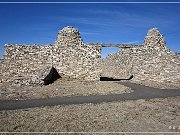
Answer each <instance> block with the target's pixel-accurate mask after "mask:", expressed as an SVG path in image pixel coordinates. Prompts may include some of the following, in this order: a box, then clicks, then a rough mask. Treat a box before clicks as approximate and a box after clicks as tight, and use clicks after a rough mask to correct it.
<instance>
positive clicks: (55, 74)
mask: <svg viewBox="0 0 180 135" xmlns="http://www.w3.org/2000/svg"><path fill="white" fill-rule="evenodd" d="M59 78H61V76H60V75H59V73H58V72H57V70H56V69H55V68H54V67H52V68H51V70H50V72H49V74H48V75H47V76H46V77H45V78H44V79H43V81H44V85H49V84H52V83H53V82H54V81H56V80H57V79H59Z"/></svg>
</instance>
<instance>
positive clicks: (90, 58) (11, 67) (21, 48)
mask: <svg viewBox="0 0 180 135" xmlns="http://www.w3.org/2000/svg"><path fill="white" fill-rule="evenodd" d="M100 58H101V47H100V46H90V45H85V44H84V43H83V41H82V39H81V36H80V33H79V32H78V30H77V29H75V28H73V27H70V26H68V27H65V28H63V29H62V30H61V31H60V32H59V34H58V37H57V40H56V42H55V45H54V46H51V45H45V46H43V45H40V46H39V45H19V44H15V45H12V44H7V45H5V55H4V59H3V61H2V62H1V63H0V67H1V70H0V77H1V76H2V77H1V79H2V80H3V81H4V80H6V81H14V82H16V83H17V84H26V85H34V84H42V83H43V81H42V80H43V79H44V78H45V76H46V75H47V74H48V73H49V71H50V68H51V67H52V66H54V67H55V68H56V69H57V71H58V72H59V73H60V75H61V76H63V75H64V76H68V77H71V78H78V79H83V80H99V74H100V68H99V67H100ZM0 81H1V80H0Z"/></svg>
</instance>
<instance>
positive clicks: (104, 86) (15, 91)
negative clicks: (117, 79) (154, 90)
mask: <svg viewBox="0 0 180 135" xmlns="http://www.w3.org/2000/svg"><path fill="white" fill-rule="evenodd" d="M130 92H133V90H131V89H130V88H129V87H126V86H123V85H121V84H117V83H113V82H100V81H92V82H86V81H80V80H69V81H68V80H57V81H55V83H53V84H50V85H46V86H45V85H43V86H18V85H14V84H12V83H1V84H0V100H10V99H13V100H24V99H37V98H51V97H63V96H88V95H107V94H122V93H130Z"/></svg>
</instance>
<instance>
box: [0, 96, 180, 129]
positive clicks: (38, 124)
mask: <svg viewBox="0 0 180 135" xmlns="http://www.w3.org/2000/svg"><path fill="white" fill-rule="evenodd" d="M172 128H175V129H172ZM0 131H1V132H2V131H8V132H19V131H20V132H35V131H36V132H177V131H179V132H180V97H171V98H166V99H151V100H144V99H140V100H135V101H120V102H111V103H102V104H81V105H68V106H63V105H59V106H54V107H43V108H33V109H24V110H13V111H1V112H0Z"/></svg>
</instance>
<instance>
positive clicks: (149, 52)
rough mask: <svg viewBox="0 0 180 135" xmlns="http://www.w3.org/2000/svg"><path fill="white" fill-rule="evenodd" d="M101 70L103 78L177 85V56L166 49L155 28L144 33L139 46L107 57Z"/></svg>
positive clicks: (179, 61) (179, 72) (179, 70)
mask: <svg viewBox="0 0 180 135" xmlns="http://www.w3.org/2000/svg"><path fill="white" fill-rule="evenodd" d="M102 67H104V68H102V69H103V72H102V73H103V76H111V77H115V78H128V77H129V76H130V75H133V76H134V78H133V80H135V81H156V82H174V83H180V55H179V54H178V53H175V52H172V51H170V49H168V48H167V46H166V42H165V40H164V37H163V36H162V35H161V34H160V32H159V31H158V30H157V28H152V29H150V30H149V31H148V33H147V36H146V37H145V39H144V44H143V45H139V46H136V45H134V46H129V47H125V48H122V49H121V50H120V51H118V52H117V53H114V54H112V55H109V56H108V57H107V58H106V59H105V60H104V61H103V64H102Z"/></svg>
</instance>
